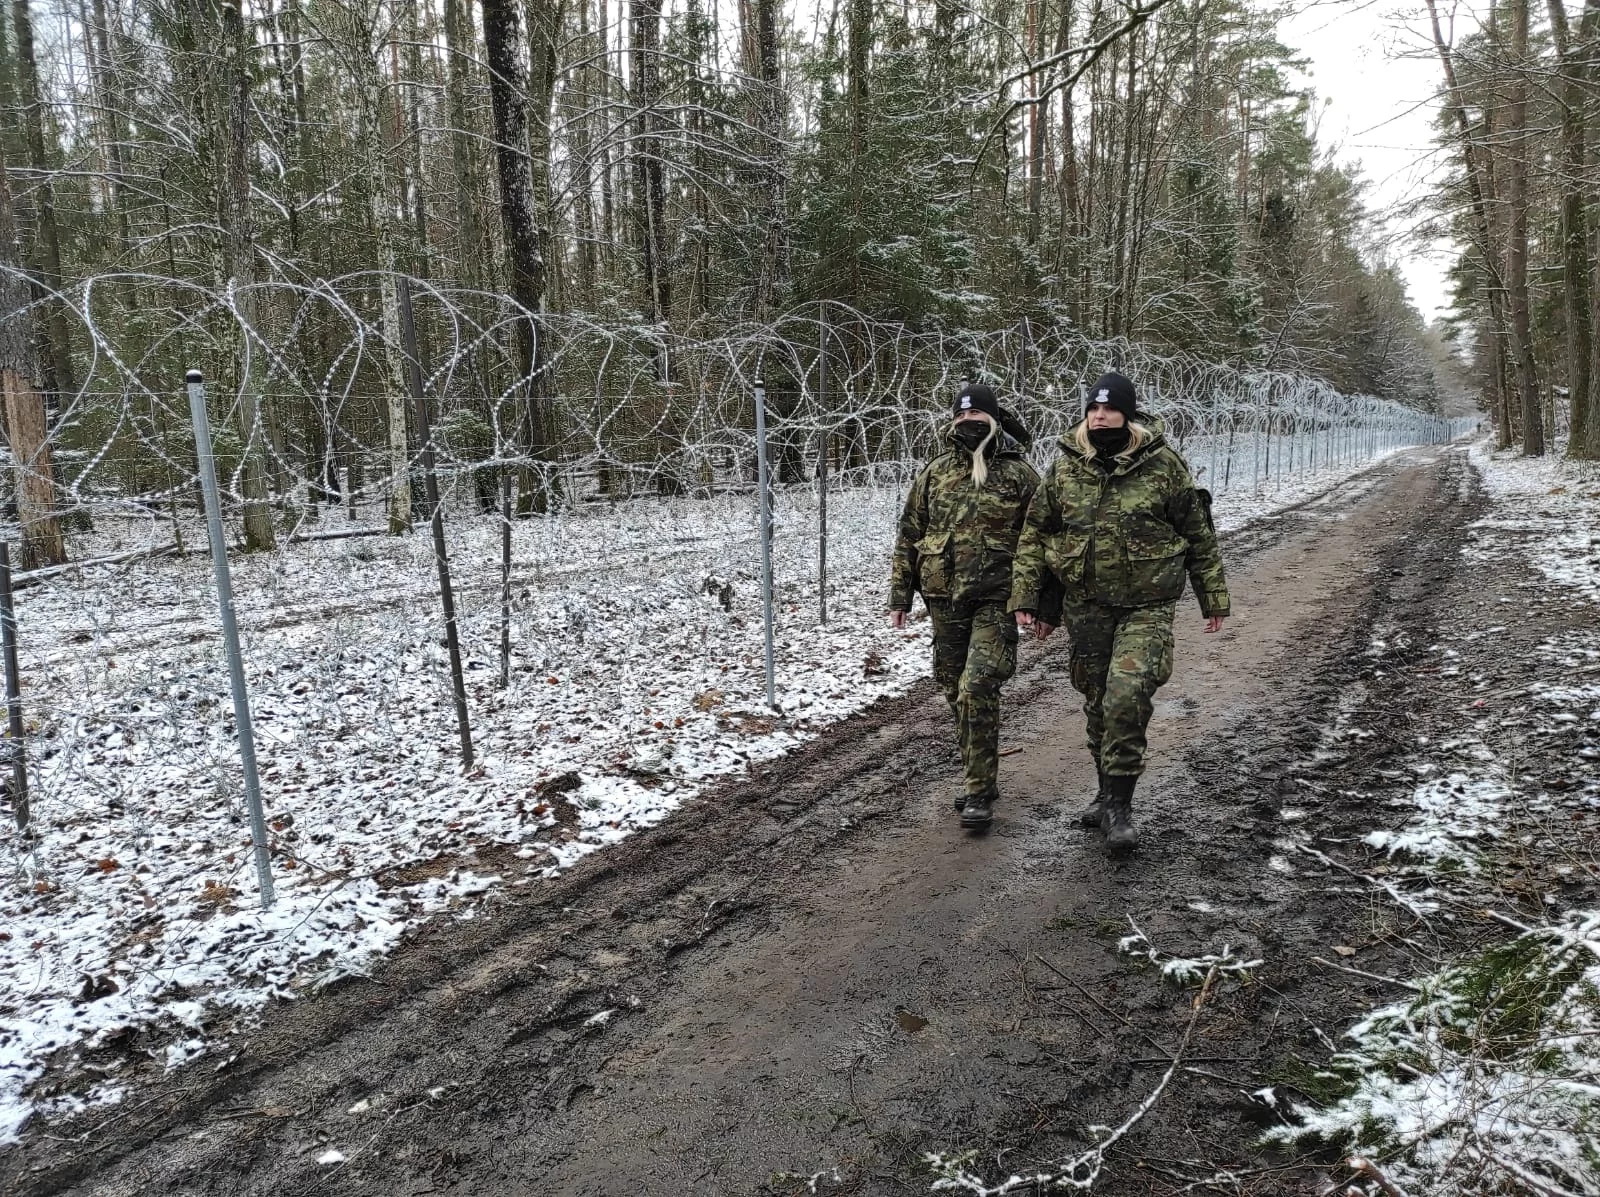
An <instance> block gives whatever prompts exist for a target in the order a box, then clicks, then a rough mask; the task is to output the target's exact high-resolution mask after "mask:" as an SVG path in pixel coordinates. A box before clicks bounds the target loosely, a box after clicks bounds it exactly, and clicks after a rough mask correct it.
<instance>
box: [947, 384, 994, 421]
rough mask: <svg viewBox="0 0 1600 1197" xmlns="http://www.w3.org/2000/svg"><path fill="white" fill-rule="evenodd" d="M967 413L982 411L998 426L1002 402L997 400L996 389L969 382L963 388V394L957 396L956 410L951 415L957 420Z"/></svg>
mask: <svg viewBox="0 0 1600 1197" xmlns="http://www.w3.org/2000/svg"><path fill="white" fill-rule="evenodd" d="M966 411H981V412H983V413H984V414H985V415H987V416H988V417H989V418H990V419H992V420H993V421H994V422H995V423H996V424H998V423H999V422H1000V400H998V399H996V398H995V394H994V388H993V387H988V386H984V385H983V383H981V382H969V383H967V385H966V386H964V387H962V388H961V394H959V395H957V396H956V405H955V410H954V411H953V412H951V413H950V414H951V417H952V418H955V417H958V416H960V415H961V413H962V412H966Z"/></svg>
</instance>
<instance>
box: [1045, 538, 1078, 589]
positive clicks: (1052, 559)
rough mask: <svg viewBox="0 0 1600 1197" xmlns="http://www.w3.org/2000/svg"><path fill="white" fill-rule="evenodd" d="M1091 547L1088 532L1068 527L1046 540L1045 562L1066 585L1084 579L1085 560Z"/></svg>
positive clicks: (1071, 584) (1074, 583)
mask: <svg viewBox="0 0 1600 1197" xmlns="http://www.w3.org/2000/svg"><path fill="white" fill-rule="evenodd" d="M1088 549H1089V536H1088V533H1087V532H1082V531H1079V530H1078V529H1076V528H1068V529H1066V530H1064V531H1061V532H1057V533H1056V534H1055V535H1053V536H1050V537H1048V538H1047V539H1046V540H1045V542H1044V563H1045V564H1046V565H1047V566H1049V567H1050V572H1051V573H1053V574H1054V575H1055V576H1056V577H1057V578H1059V579H1061V582H1062V584H1063V585H1065V586H1073V585H1076V584H1077V583H1079V582H1082V581H1083V560H1084V557H1085V556H1086V555H1087V552H1088Z"/></svg>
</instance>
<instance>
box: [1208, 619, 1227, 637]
mask: <svg viewBox="0 0 1600 1197" xmlns="http://www.w3.org/2000/svg"><path fill="white" fill-rule="evenodd" d="M1227 618H1228V617H1227V616H1226V615H1213V616H1212V617H1211V618H1210V619H1208V620H1206V632H1207V633H1208V634H1209V633H1211V632H1220V631H1222V621H1223V620H1224V619H1227Z"/></svg>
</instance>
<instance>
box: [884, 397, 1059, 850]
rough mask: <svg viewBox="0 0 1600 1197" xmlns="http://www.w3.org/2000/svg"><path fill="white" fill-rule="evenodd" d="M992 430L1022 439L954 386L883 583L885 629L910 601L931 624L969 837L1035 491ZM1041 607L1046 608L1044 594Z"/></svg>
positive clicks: (982, 792)
mask: <svg viewBox="0 0 1600 1197" xmlns="http://www.w3.org/2000/svg"><path fill="white" fill-rule="evenodd" d="M1003 432H1004V433H1010V435H1011V436H1012V437H1014V438H1015V439H1017V440H1019V441H1022V442H1023V443H1026V439H1027V432H1026V430H1024V429H1023V428H1022V426H1021V425H1020V424H1019V423H1017V422H1016V420H1015V417H1013V416H1012V415H1011V414H1010V413H1009V412H1006V411H1005V410H1004V409H1002V408H1001V407H1000V404H999V401H998V400H997V399H996V398H995V394H994V391H993V390H992V389H991V388H989V387H986V386H982V385H968V386H966V387H964V388H962V391H961V394H960V395H959V396H958V397H957V399H956V405H955V413H954V421H953V422H952V424H951V426H950V429H949V431H948V432H947V433H946V437H945V440H946V444H947V448H946V449H945V451H944V452H943V453H941V454H940V455H939V456H938V457H935V458H934V459H933V460H932V461H931V462H929V463H928V465H927V466H926V467H924V468H923V470H922V472H921V473H920V474H918V475H917V478H916V481H915V482H913V483H912V484H911V494H910V495H909V496H908V497H907V499H906V504H905V509H904V511H903V512H902V513H901V515H900V534H899V537H898V538H897V539H896V541H895V546H894V564H893V570H892V576H891V579H890V583H889V612H890V619H891V621H892V622H893V624H894V626H895V627H897V628H898V627H903V626H905V620H906V615H907V613H908V612H909V611H910V610H911V596H912V594H913V593H914V592H915V593H920V594H921V595H922V600H923V602H924V603H926V604H927V607H928V615H929V617H930V618H931V619H932V620H933V676H934V680H936V681H937V682H938V683H939V685H940V687H942V688H943V690H944V695H945V698H946V700H947V701H948V702H949V703H950V709H951V711H953V712H954V714H955V716H956V723H957V726H958V728H959V729H960V737H961V760H962V763H963V765H964V767H965V772H966V778H965V785H964V789H963V792H962V794H961V795H960V796H959V797H957V799H956V803H955V805H956V809H957V810H959V811H961V825H962V826H963V827H966V828H970V829H973V830H982V829H984V828H986V827H988V825H989V823H990V821H991V819H992V818H993V809H992V808H993V804H994V800H995V798H996V797H997V795H998V790H997V786H996V783H997V779H998V774H999V767H1000V759H999V757H1000V687H1001V686H1002V685H1003V684H1004V683H1005V681H1006V679H1007V678H1009V677H1010V676H1011V675H1012V674H1013V673H1014V672H1016V667H1017V635H1018V633H1017V624H1016V621H1015V620H1014V619H1013V618H1012V616H1011V615H1010V613H1009V612H1008V611H1007V609H1006V598H1007V596H1008V595H1009V594H1010V591H1011V570H1012V559H1013V556H1014V554H1015V552H1016V547H1017V536H1018V534H1019V533H1020V532H1021V530H1022V519H1023V515H1024V513H1025V512H1026V511H1027V509H1028V500H1029V499H1031V498H1032V497H1033V492H1034V490H1035V489H1036V488H1037V487H1038V485H1039V475H1038V473H1036V472H1035V471H1034V469H1033V467H1032V466H1030V465H1029V464H1028V463H1027V462H1026V461H1025V460H1024V459H1023V458H1022V455H1021V454H1020V453H1018V452H1016V451H1015V450H1014V449H1012V448H1010V447H1009V446H1007V445H1006V443H1005V439H1004V436H1003ZM1046 589H1047V590H1049V591H1050V592H1051V593H1053V588H1048V587H1047V588H1046ZM1036 601H1037V600H1036ZM1043 601H1044V602H1045V603H1046V604H1047V607H1046V610H1050V607H1049V606H1048V604H1050V603H1051V602H1052V599H1051V597H1050V594H1047V596H1046V598H1045V599H1044V600H1043ZM1051 613H1052V614H1054V612H1053V611H1051ZM1057 618H1059V616H1057Z"/></svg>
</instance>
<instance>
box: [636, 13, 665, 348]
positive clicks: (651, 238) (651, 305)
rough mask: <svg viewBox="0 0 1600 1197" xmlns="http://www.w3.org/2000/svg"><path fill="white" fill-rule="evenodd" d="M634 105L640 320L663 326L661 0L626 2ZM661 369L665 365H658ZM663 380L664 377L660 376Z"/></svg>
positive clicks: (663, 187) (663, 206)
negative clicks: (642, 301) (641, 277)
mask: <svg viewBox="0 0 1600 1197" xmlns="http://www.w3.org/2000/svg"><path fill="white" fill-rule="evenodd" d="M629 7H630V10H631V12H630V18H631V33H632V51H633V62H632V67H633V89H634V96H633V103H634V108H635V109H636V111H637V113H638V134H637V138H638V140H637V144H636V146H635V148H634V151H633V187H634V219H635V220H636V221H637V223H638V236H639V250H640V254H641V257H642V262H643V266H644V292H645V294H644V299H645V315H646V317H647V318H648V319H649V321H650V322H651V323H652V324H655V325H657V326H660V325H664V324H665V323H666V322H667V321H668V320H669V319H670V318H671V315H672V281H671V278H670V277H669V274H668V269H667V265H668V264H667V228H666V219H667V211H666V209H667V196H666V185H665V181H664V177H663V172H662V169H661V138H660V119H661V118H660V114H659V111H658V107H659V105H660V103H661V0H629ZM663 364H664V363H663ZM662 377H665V372H664V371H663V372H662Z"/></svg>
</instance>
